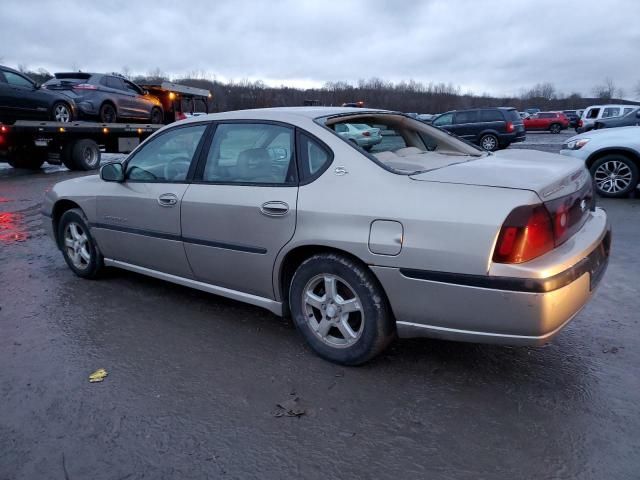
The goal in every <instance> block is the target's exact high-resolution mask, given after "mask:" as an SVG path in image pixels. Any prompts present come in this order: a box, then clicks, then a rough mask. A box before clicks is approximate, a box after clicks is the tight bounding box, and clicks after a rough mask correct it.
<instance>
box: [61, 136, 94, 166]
mask: <svg viewBox="0 0 640 480" xmlns="http://www.w3.org/2000/svg"><path fill="white" fill-rule="evenodd" d="M69 153H70V158H69V159H68V160H67V161H69V162H70V163H71V165H72V167H73V168H71V169H72V170H85V171H89V170H96V169H97V168H99V167H100V147H99V146H98V144H97V143H96V142H95V141H94V140H91V139H89V138H83V139H81V140H76V141H75V142H72V143H71V144H70V152H69ZM65 157H66V155H65ZM65 166H67V164H66V163H65ZM67 168H69V167H68V166H67Z"/></svg>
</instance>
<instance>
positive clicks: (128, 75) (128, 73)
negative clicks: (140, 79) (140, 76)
mask: <svg viewBox="0 0 640 480" xmlns="http://www.w3.org/2000/svg"><path fill="white" fill-rule="evenodd" d="M120 73H121V74H122V76H123V77H124V78H126V79H127V80H131V69H130V68H129V67H128V66H127V65H125V66H124V67H122V69H121V71H120Z"/></svg>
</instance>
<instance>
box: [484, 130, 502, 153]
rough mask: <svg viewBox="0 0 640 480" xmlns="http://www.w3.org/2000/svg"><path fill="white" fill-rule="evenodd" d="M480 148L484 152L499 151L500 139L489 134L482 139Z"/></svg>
mask: <svg viewBox="0 0 640 480" xmlns="http://www.w3.org/2000/svg"><path fill="white" fill-rule="evenodd" d="M480 146H481V147H482V149H483V150H487V151H488V152H493V151H494V150H497V149H498V139H497V138H496V136H495V135H492V134H490V133H487V134H486V135H483V136H482V138H481V139H480Z"/></svg>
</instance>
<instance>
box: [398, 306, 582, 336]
mask: <svg viewBox="0 0 640 480" xmlns="http://www.w3.org/2000/svg"><path fill="white" fill-rule="evenodd" d="M578 313H579V311H578V312H576V313H574V314H573V315H572V316H571V317H570V318H569V319H568V320H567V321H565V322H564V323H563V324H562V325H560V326H558V327H556V328H555V329H553V330H552V331H550V332H548V333H545V334H544V335H540V336H534V335H513V334H509V333H491V332H478V331H475V330H461V329H458V328H447V327H436V326H435V325H423V324H421V323H414V322H403V321H396V324H397V325H398V326H404V327H409V328H418V329H424V330H435V331H437V332H445V333H452V334H456V335H474V336H478V337H491V338H506V339H514V340H531V341H540V340H545V339H547V338H550V337H553V336H554V335H555V334H556V333H558V332H559V331H560V330H562V329H563V328H564V327H565V326H566V325H567V324H568V323H569V322H570V321H571V320H573V318H574V317H575V316H576V315H577V314H578ZM425 336H428V334H426V335H425Z"/></svg>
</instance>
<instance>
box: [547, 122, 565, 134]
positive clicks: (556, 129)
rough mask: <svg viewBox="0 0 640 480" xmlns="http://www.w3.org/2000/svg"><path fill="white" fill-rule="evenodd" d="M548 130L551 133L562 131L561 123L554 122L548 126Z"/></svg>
mask: <svg viewBox="0 0 640 480" xmlns="http://www.w3.org/2000/svg"><path fill="white" fill-rule="evenodd" d="M549 131H550V132H551V133H560V132H561V131H562V125H560V124H559V123H554V124H552V125H551V126H550V127H549Z"/></svg>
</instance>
